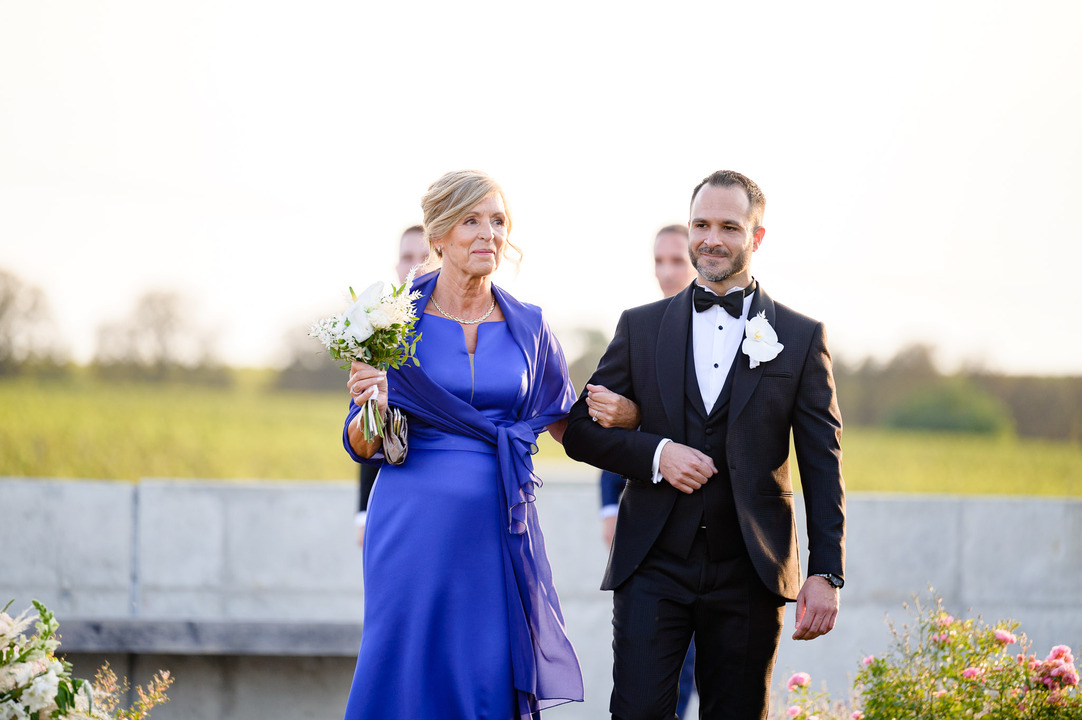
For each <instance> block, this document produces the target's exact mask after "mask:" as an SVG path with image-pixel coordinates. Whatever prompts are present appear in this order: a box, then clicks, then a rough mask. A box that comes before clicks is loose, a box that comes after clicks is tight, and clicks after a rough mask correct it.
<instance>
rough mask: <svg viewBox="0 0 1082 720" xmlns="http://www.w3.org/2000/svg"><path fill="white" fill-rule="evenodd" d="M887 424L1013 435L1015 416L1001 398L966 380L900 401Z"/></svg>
mask: <svg viewBox="0 0 1082 720" xmlns="http://www.w3.org/2000/svg"><path fill="white" fill-rule="evenodd" d="M886 424H887V426H889V427H893V428H902V429H907V430H941V431H948V432H964V433H977V434H981V435H1010V434H1013V432H1014V420H1013V419H1012V417H1011V412H1010V410H1009V409H1008V408H1007V406H1006V405H1005V404H1004V403H1003V402H1002V401H1001V400H999V399H998V398H996V397H994V396H993V395H990V394H989V393H987V392H985V391H984V390H981V389H980V388H978V387H976V386H975V385H973V384H971V383H969V382H968V381H965V380H954V381H950V382H945V383H942V384H940V385H937V386H936V387H933V388H929V389H927V390H921V391H919V392H917V393H914V394H913V395H910V396H909V397H908V398H905V399H904V400H901V401H899V402H898V403H897V404H895V405H894V406H893V407H892V408H891V409H890V411H888V413H887V418H886Z"/></svg>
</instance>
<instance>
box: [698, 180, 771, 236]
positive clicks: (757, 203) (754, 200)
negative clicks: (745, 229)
mask: <svg viewBox="0 0 1082 720" xmlns="http://www.w3.org/2000/svg"><path fill="white" fill-rule="evenodd" d="M703 185H710V186H711V187H734V186H736V185H739V186H740V187H742V188H744V192H745V193H746V194H747V196H748V220H749V221H750V222H751V229H752V232H754V231H756V230H758V229H759V228H760V227H762V226H763V213H764V212H765V211H766V196H765V195H763V191H762V190H760V189H759V186H758V185H756V184H755V181H754V180H752V179H751V178H749V177H748V176H747V175H741V174H740V173H738V172H736V171H735V170H718V171H716V172H713V173H711V174H710V175H707V176H706V177H705V178H703V181H702V182H701V183H699V184H698V185H696V186H695V189H694V190H692V191H691V204H692V205H694V204H695V197H696V196H697V195H698V194H699V190H701V189H702V187H703Z"/></svg>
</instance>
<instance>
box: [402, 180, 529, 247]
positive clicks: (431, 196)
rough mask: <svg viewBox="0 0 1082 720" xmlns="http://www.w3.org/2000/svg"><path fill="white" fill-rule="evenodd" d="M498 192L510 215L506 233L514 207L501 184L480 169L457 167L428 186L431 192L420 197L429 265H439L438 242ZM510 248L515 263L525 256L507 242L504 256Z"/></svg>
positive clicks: (509, 226) (509, 227)
mask: <svg viewBox="0 0 1082 720" xmlns="http://www.w3.org/2000/svg"><path fill="white" fill-rule="evenodd" d="M493 193H499V194H500V197H501V198H503V207H504V212H505V213H506V214H507V234H508V235H510V234H511V208H510V206H509V205H508V202H507V196H506V195H505V194H504V192H503V188H501V187H500V185H499V183H497V182H496V181H495V180H493V179H492V178H491V177H489V176H488V175H486V174H485V173H483V172H481V171H479V170H456V171H454V172H449V173H447V174H446V175H444V176H443V177H441V178H440V179H439V180H437V181H436V182H434V183H432V184H431V185H429V186H428V192H426V193H425V194H424V197H422V198H421V211H422V212H423V213H424V230H425V242H426V243H428V250H429V253H428V262H426V263H425V265H426V266H429V267H433V266H437V265H439V264H440V262H441V259H442V254H441V253H440V252H439V251H438V250H437V249H436V241H437V240H438V239H439V238H441V237H443V236H444V235H446V234H447V233H449V232H451V230H453V229H454V227H455V225H457V224H458V223H459V221H461V220H462V218H464V217H465V216H466V214H467V213H469V211H470V210H471V209H473V206H474V205H476V204H477V203H479V202H481V201H482V200H484V199H485V198H487V197H488V196H489V195H492V194H493ZM508 248H510V249H511V250H512V251H514V253H515V254H516V256H517V257H515V258H513V259H512V262H515V263H517V262H518V261H519V260H521V259H522V251H521V250H519V249H518V248H517V247H515V246H514V245H512V244H511V242H510V240H508V241H506V242H505V243H504V251H503V254H504V257H507V256H508Z"/></svg>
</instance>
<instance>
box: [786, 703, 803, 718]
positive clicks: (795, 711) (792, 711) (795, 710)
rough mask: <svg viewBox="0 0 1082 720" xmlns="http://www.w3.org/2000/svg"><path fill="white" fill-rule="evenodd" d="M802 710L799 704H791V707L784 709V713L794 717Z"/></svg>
mask: <svg viewBox="0 0 1082 720" xmlns="http://www.w3.org/2000/svg"><path fill="white" fill-rule="evenodd" d="M802 712H804V711H803V710H802V709H801V708H800V706H799V705H793V706H792V707H790V708H789V709H788V710H786V711H785V714H786V715H788V716H789V717H796V716H797V715H799V714H800V713H802Z"/></svg>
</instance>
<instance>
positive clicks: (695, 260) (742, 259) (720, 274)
mask: <svg viewBox="0 0 1082 720" xmlns="http://www.w3.org/2000/svg"><path fill="white" fill-rule="evenodd" d="M704 254H705V255H706V256H707V257H711V258H720V257H722V256H721V255H710V254H708V253H703V252H702V251H701V250H700V251H699V252H698V253H696V252H695V251H694V250H692V249H691V248H688V255H690V256H691V264H692V265H694V266H695V269H696V270H697V271H698V272H699V274H700V275H702V276H703V277H704V278H706V279H707V280H709V281H710V282H724V281H725V280H728V279H729V278H731V277H732V276H733V275H738V274H740V273H742V272H744V271H745V270H747V269H748V265H750V264H751V253H750V252H748V248H747V246H744V247H742V248H740V252H738V253H735V254H732V255H729V256H728V257H729V269H728V270H711V269H710V268H708V267H707V266H706V264H705V263H700V262H699V260H700V258H702V257H703V255H704Z"/></svg>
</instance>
